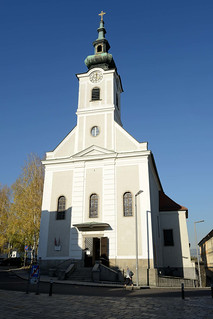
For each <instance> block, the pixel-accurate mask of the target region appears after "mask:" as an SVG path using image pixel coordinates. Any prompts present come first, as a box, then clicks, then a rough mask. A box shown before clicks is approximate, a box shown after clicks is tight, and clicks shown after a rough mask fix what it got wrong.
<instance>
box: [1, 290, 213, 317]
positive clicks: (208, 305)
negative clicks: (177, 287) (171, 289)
mask: <svg viewBox="0 0 213 319" xmlns="http://www.w3.org/2000/svg"><path fill="white" fill-rule="evenodd" d="M0 305H1V310H0V311H1V319H15V318H21V319H25V318H28V319H31V318H32V319H34V318H40V319H42V318H45V319H48V318H52V319H54V318H60V319H64V318H70V319H72V318H75V319H76V318H83V319H84V318H85V319H86V318H87V319H90V318H99V319H100V318H101V319H121V318H122V319H125V318H128V319H131V318H134V319H139V318H140V319H141V318H143V319H168V318H169V319H195V318H196V319H213V299H212V298H211V297H210V296H204V297H194V298H187V299H185V300H182V299H181V298H177V297H171V298H165V297H154V296H149V297H144V296H140V297H132V296H131V297H130V296H126V297H122V298H119V297H117V298H115V297H103V296H98V297H93V296H86V297H85V296H73V295H56V294H55V295H53V296H51V297H50V296H49V295H47V294H40V295H35V293H29V294H25V293H23V292H14V291H3V290H0Z"/></svg>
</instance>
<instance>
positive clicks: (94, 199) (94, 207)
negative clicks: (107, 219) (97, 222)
mask: <svg viewBox="0 0 213 319" xmlns="http://www.w3.org/2000/svg"><path fill="white" fill-rule="evenodd" d="M89 217H90V218H97V217H98V195H97V194H92V195H91V196H90V200H89Z"/></svg>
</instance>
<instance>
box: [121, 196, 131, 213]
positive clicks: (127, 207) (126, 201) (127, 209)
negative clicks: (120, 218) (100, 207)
mask: <svg viewBox="0 0 213 319" xmlns="http://www.w3.org/2000/svg"><path fill="white" fill-rule="evenodd" d="M123 209H124V216H132V194H131V193H130V192H126V193H124V195H123Z"/></svg>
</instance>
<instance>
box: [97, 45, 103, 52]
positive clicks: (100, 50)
mask: <svg viewBox="0 0 213 319" xmlns="http://www.w3.org/2000/svg"><path fill="white" fill-rule="evenodd" d="M97 52H102V45H101V44H99V45H98V46H97Z"/></svg>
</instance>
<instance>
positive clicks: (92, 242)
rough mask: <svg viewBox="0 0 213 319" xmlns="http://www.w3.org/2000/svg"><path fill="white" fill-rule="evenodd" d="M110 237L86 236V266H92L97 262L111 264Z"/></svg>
mask: <svg viewBox="0 0 213 319" xmlns="http://www.w3.org/2000/svg"><path fill="white" fill-rule="evenodd" d="M108 242H109V239H108V237H85V239H84V244H85V249H84V257H83V258H84V267H92V266H94V265H95V263H96V262H101V263H102V264H103V265H105V266H109V249H108V246H109V245H108Z"/></svg>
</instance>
